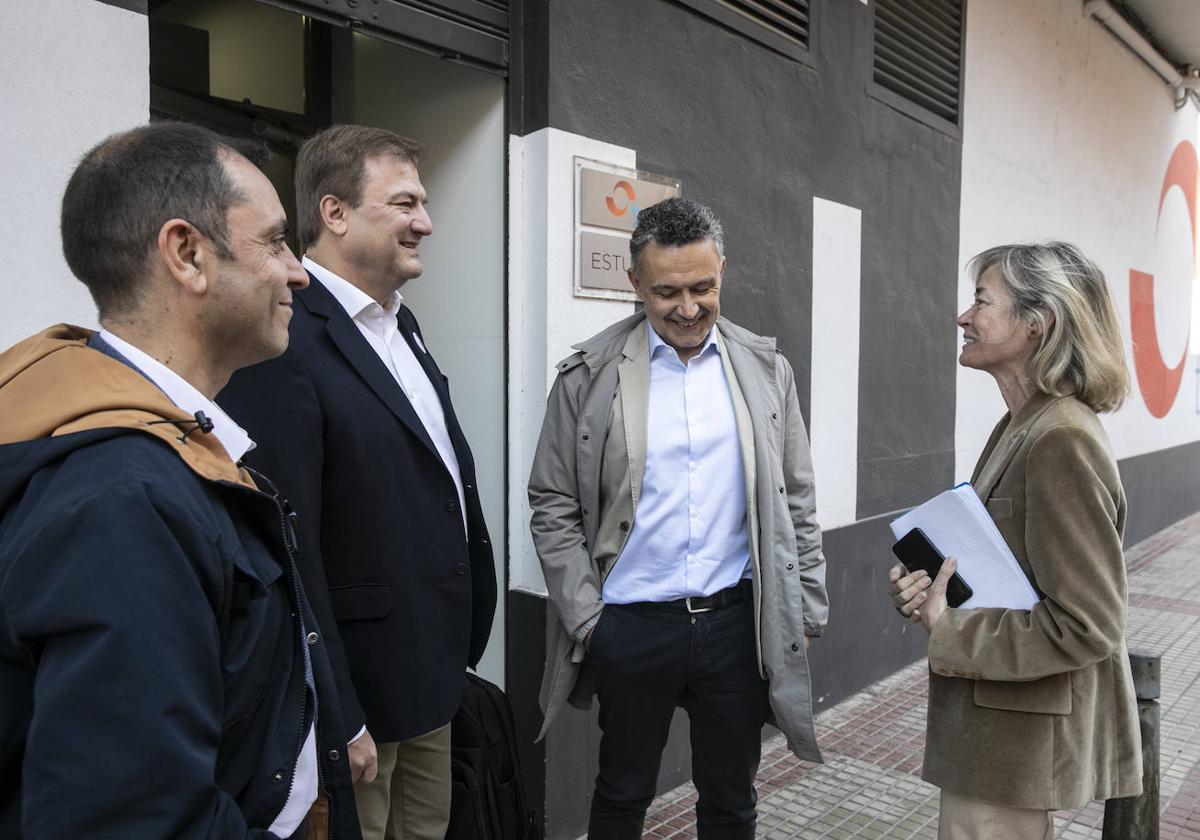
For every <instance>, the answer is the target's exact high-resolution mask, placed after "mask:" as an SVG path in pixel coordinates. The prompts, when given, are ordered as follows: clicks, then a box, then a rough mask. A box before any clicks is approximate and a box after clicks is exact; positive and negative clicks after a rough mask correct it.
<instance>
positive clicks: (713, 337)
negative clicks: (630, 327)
mask: <svg viewBox="0 0 1200 840" xmlns="http://www.w3.org/2000/svg"><path fill="white" fill-rule="evenodd" d="M646 330H647V332H648V333H649V335H650V358H654V354H655V353H657V352H658V348H660V347H666V348H669V349H670V350H671V352H673V353H675V355H676V356H677V357H678V355H679V353H678V351H676V350H675V348H674V347H671V345H669V344H667V343H666V342H665V341H663V340H662V338H661V337H660V336H659V334H658V331H657V330H655V329H654V325H653V324H651V323H650V319H649V318H647V319H646ZM710 347H716V348H717V352H718V353H719V352H721V345H720V344H718V343H717V325H716V324H713V325H712V326H711V327H709V330H708V338H706V339H704V344H703V345H702V346H701V347H700V350H699V352H697V353H696V356H701V355H703V354H705V353H707V352H708V349H709V348H710Z"/></svg>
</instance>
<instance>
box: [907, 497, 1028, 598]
mask: <svg viewBox="0 0 1200 840" xmlns="http://www.w3.org/2000/svg"><path fill="white" fill-rule="evenodd" d="M891 527H892V533H893V534H894V535H895V537H896V539H900V538H901V537H902V536H904V535H905V534H907V533H908V532H909V531H911V530H912V529H913V528H920V529H921V530H922V531H924V532H925V535H926V536H927V537H928V538H929V541H930V542H932V543H933V544H934V545H935V546H937V549H938V551H940V552H941V553H942V556H944V557H953V558H955V559H956V560H957V561H958V573H959V574H960V575H962V577H963V580H965V581H966V582H967V583H968V584H969V585H970V587H971V589H973V590H974V593H975V594H974V595H972V596H971V597H970V598H969V599H968V600H967V601H965V602H964V603H963V604H962V607H961V608H962V609H973V608H976V607H1003V608H1007V609H1013V610H1028V609H1032V608H1033V605H1034V604H1036V603H1037V602H1038V600H1039V598H1038V594H1037V592H1036V591H1034V588H1033V587H1032V586H1030V585H1029V578H1027V577H1026V576H1025V572H1024V571H1022V569H1021V565H1020V564H1019V563H1018V562H1017V558H1016V557H1014V556H1013V553H1012V551H1011V550H1010V549H1009V547H1008V544H1007V543H1005V542H1004V537H1002V536H1000V531H999V529H997V528H996V523H995V522H993V521H992V518H991V517H990V516H989V515H988V512H987V508H985V507H984V506H983V502H981V501H979V497H978V496H977V495H975V488H973V487H972V486H971V485H970V483H969V482H964V483H962V484H960V485H958V486H957V487H954V488H951V489H950V490H947V491H946V492H944V493H939V494H938V495H936V496H934V497H933V498H932V499H930V500H929V501H927V502H925V503H924V504H922V505H918V506H917V507H915V508H913V509H912V510H910V511H909V512H908V513H906V514H904V515H903V516H901V517H900V518H898V519H895V520H893V521H892V523H891Z"/></svg>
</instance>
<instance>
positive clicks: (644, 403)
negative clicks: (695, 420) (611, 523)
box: [617, 324, 650, 512]
mask: <svg viewBox="0 0 1200 840" xmlns="http://www.w3.org/2000/svg"><path fill="white" fill-rule="evenodd" d="M647 329H649V327H647V326H645V325H641V324H639V325H638V326H636V327H634V329H633V331H632V332H630V333H629V338H627V339H626V340H625V347H624V348H623V349H622V351H621V353H622V355H623V356H624V358H623V359H622V360H621V363H620V365H618V366H617V376H618V378H619V380H620V388H621V415H622V424H623V425H624V427H625V446H626V448H627V451H628V457H629V484H630V492H631V493H632V495H633V509H634V511H635V512H636V511H637V505H638V499H639V498H641V495H642V473H643V472H644V471H645V467H646V423H647V420H648V418H649V413H650V339H649V336H648V335H647V334H646V330H647Z"/></svg>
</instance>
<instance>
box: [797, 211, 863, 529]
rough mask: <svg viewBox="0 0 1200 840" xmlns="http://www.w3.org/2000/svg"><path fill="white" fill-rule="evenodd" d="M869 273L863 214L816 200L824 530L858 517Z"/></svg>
mask: <svg viewBox="0 0 1200 840" xmlns="http://www.w3.org/2000/svg"><path fill="white" fill-rule="evenodd" d="M861 270H862V211H861V210H859V209H858V208H857V207H848V206H846V205H845V204H838V203H837V202H833V201H827V200H826V199H823V198H813V274H812V277H813V280H812V283H813V292H812V295H813V302H812V312H813V315H812V389H811V394H812V397H811V405H812V408H811V411H810V415H809V422H810V425H811V427H812V428H810V429H809V437H810V438H811V440H812V455H813V470H814V472H815V474H816V481H817V516H818V519H819V520H820V522H821V527H822V528H837V527H838V526H840V525H848V524H850V523H852V522H854V521H855V519H856V518H857V507H858V347H859V314H860V312H859V299H860V295H861V291H860V289H861V287H860V279H861Z"/></svg>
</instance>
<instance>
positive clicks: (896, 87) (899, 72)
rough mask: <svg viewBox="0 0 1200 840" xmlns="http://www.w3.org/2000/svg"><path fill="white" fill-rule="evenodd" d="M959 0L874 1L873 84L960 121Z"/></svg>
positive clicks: (960, 26) (961, 27)
mask: <svg viewBox="0 0 1200 840" xmlns="http://www.w3.org/2000/svg"><path fill="white" fill-rule="evenodd" d="M962 33H963V0H875V59H874V74H875V83H876V84H878V85H879V86H881V87H883V88H886V89H887V90H890V91H892V92H893V93H895V94H896V95H898V96H901V97H903V98H904V99H907V100H908V101H909V102H912V103H913V104H915V105H919V106H920V107H922V108H924V109H925V110H926V111H929V112H930V113H932V114H934V115H935V116H938V117H941V118H942V119H944V120H946V121H947V122H950V123H953V124H954V125H958V102H959V85H960V80H961V78H962V75H961V70H962Z"/></svg>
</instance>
